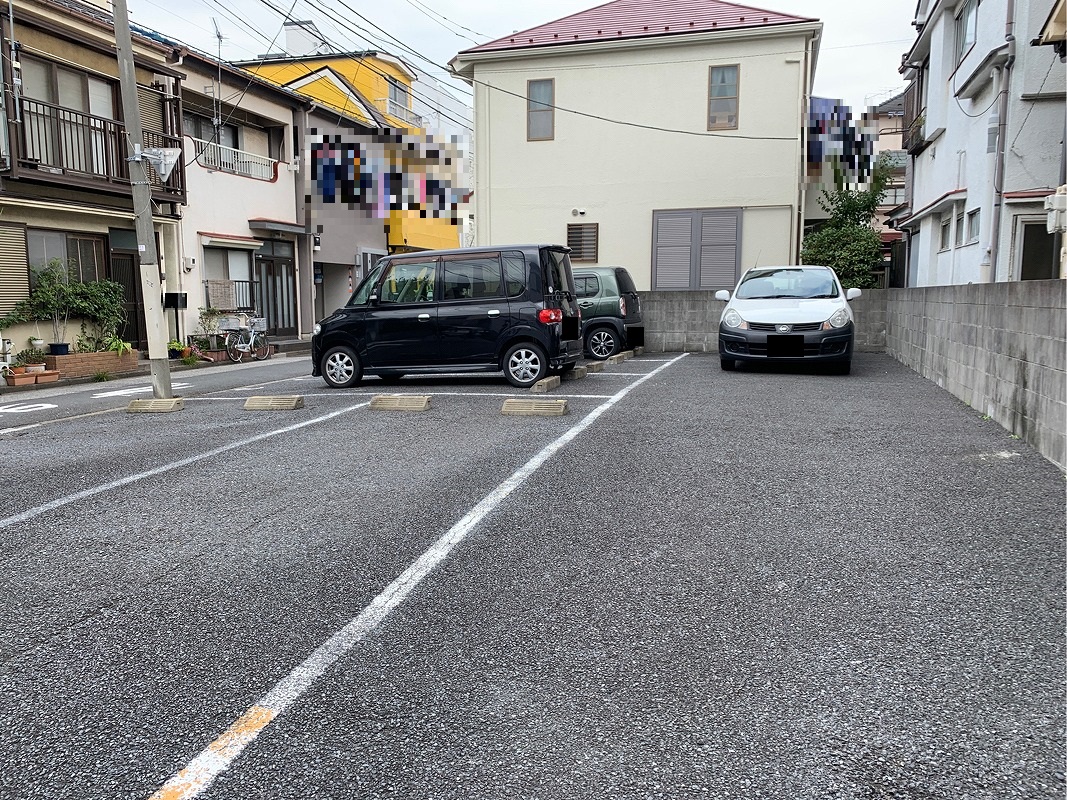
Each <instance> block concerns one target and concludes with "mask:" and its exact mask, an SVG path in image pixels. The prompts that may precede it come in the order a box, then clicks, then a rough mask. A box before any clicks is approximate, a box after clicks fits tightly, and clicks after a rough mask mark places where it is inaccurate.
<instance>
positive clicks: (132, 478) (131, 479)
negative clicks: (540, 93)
mask: <svg viewBox="0 0 1067 800" xmlns="http://www.w3.org/2000/svg"><path fill="white" fill-rule="evenodd" d="M368 405H369V403H359V404H357V405H354V406H348V407H347V408H342V409H341V410H340V411H331V412H330V413H328V414H323V415H322V416H321V417H315V418H314V419H309V420H304V421H303V422H298V423H296V424H295V425H287V426H286V427H284V428H278V429H277V430H273V431H267V432H266V433H260V434H257V435H256V436H250V437H248V438H247V439H241V440H240V441H236V442H230V444H225V445H223V446H222V447H216V448H215V449H214V450H208V451H207V452H206V453H198V454H197V455H195V456H189V457H188V458H183V459H180V460H178V461H172V462H171V463H169V464H163V465H162V466H159V467H155V468H153V469H149V470H145V471H144V472H138V473H136V474H134V475H127V476H126V477H125V478H119V479H117V480H113V481H110V482H109V483H104V484H101V485H99V486H92V487H90V488H88V489H82V490H81V491H80V492H75V493H74V494H69V495H66V496H65V497H59V498H57V499H55V500H53V501H52V502H50V503H45V504H44V505H39V506H35V507H34V508H30V509H27V510H26V511H23V512H22V513H20V514H15V515H14V516H11V517H5V518H3V519H0V531H2V530H4V529H5V528H10V527H11V526H12V525H17V524H18V523H20V522H25V521H26V520H29V519H33V518H34V517H39V516H41V515H42V514H46V513H48V512H49V511H55V510H56V509H57V508H62V507H63V506H65V505H70V504H71V503H76V502H78V501H79V500H84V499H86V498H88V497H94V496H96V495H98V494H102V493H103V492H108V491H111V490H112V489H118V488H121V487H123V486H128V485H129V484H131V483H136V482H137V481H141V480H144V479H145V478H152V477H154V476H156V475H162V474H164V473H166V472H170V471H172V470H175V469H179V468H180V467H187V466H189V465H190V464H195V463H197V462H198V461H204V460H205V459H208V458H214V457H215V456H217V455H221V454H222V453H228V452H229V451H230V450H236V449H237V448H238V447H244V446H245V445H249V444H253V443H254V442H261V441H263V440H264V439H270V438H271V437H273V436H279V435H281V434H283V433H292V432H293V431H296V430H300V429H301V428H306V427H307V426H308V425H315V424H317V423H319V422H325V421H326V420H328V419H333V418H334V417H339V416H341V415H342V414H347V413H348V412H350V411H355V410H356V409H357V408H366V407H367V406H368ZM117 410H120V409H108V410H107V411H97V412H94V413H96V414H106V413H110V412H112V411H117ZM86 416H90V415H88V414H87V415H86Z"/></svg>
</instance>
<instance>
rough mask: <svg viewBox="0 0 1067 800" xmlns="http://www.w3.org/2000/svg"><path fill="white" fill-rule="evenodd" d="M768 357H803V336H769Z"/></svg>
mask: <svg viewBox="0 0 1067 800" xmlns="http://www.w3.org/2000/svg"><path fill="white" fill-rule="evenodd" d="M767 357H768V358H803V357H804V337H803V336H768V337H767Z"/></svg>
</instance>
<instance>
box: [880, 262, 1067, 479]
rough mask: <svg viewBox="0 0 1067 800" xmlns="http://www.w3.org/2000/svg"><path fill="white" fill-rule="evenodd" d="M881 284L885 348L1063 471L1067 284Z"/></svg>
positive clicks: (1066, 424)
mask: <svg viewBox="0 0 1067 800" xmlns="http://www.w3.org/2000/svg"><path fill="white" fill-rule="evenodd" d="M886 291H887V292H888V302H887V304H886V312H887V315H888V325H887V339H886V351H887V352H888V353H890V354H891V355H892V356H893V357H894V358H896V359H897V360H899V361H900V362H902V363H903V364H906V365H907V366H909V367H911V368H912V369H913V370H915V371H916V372H918V373H919V374H920V375H922V376H923V377H924V378H928V379H929V380H932V381H934V382H935V383H936V384H937V385H938V386H940V387H942V388H944V389H945V390H946V391H949V392H951V393H952V394H954V395H955V396H956V397H958V398H960V399H961V400H963V401H964V402H965V403H967V404H968V405H970V406H971V407H972V408H974V409H976V410H978V411H980V412H982V413H983V414H987V415H989V417H990V418H992V419H994V420H996V421H997V422H998V423H1000V424H1001V425H1003V426H1004V427H1005V428H1006V429H1007V430H1009V431H1010V432H1011V433H1013V434H1015V435H1016V436H1018V437H1020V438H1021V439H1023V440H1025V441H1026V442H1028V443H1029V444H1031V445H1033V446H1034V447H1035V448H1036V449H1037V450H1038V451H1040V452H1041V453H1042V455H1044V456H1045V457H1046V458H1048V459H1049V460H1050V461H1052V462H1053V463H1054V464H1056V465H1057V466H1058V467H1059V468H1060V469H1065V468H1067V282H1065V281H1062V280H1051V281H1020V282H1013V283H983V284H967V285H963V286H931V287H925V288H914V289H888V290H886Z"/></svg>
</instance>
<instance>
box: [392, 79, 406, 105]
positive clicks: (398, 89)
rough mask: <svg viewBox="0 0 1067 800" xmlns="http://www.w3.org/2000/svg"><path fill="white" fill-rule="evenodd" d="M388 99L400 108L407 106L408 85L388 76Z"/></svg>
mask: <svg viewBox="0 0 1067 800" xmlns="http://www.w3.org/2000/svg"><path fill="white" fill-rule="evenodd" d="M389 100H390V102H393V103H396V104H397V105H398V106H400V107H401V108H407V107H408V102H409V94H408V87H406V86H405V85H404V84H402V83H401V82H400V81H398V80H396V79H395V78H389Z"/></svg>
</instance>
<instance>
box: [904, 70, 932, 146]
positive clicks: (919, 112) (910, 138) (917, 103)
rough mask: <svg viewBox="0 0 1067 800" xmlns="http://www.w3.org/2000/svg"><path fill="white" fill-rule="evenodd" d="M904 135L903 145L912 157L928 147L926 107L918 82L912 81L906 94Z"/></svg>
mask: <svg viewBox="0 0 1067 800" xmlns="http://www.w3.org/2000/svg"><path fill="white" fill-rule="evenodd" d="M902 123H903V126H904V135H903V137H902V141H901V145H902V146H903V148H904V149H905V150H907V151H908V152H909V153H911V154H912V155H915V154H916V153H918V152H920V151H922V150H923V148H925V146H926V107H925V106H923V105H922V96H921V91H920V87H919V82H918V80H915V81H912V82H911V84H909V86H908V88H907V89H906V90H905V92H904V119H903V120H902Z"/></svg>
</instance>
